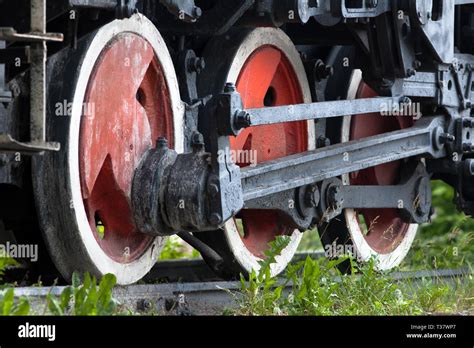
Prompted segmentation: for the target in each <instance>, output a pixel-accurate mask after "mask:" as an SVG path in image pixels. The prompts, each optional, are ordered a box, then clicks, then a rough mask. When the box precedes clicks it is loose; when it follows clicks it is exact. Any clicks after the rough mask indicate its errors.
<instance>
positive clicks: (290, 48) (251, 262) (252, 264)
mask: <svg viewBox="0 0 474 348" xmlns="http://www.w3.org/2000/svg"><path fill="white" fill-rule="evenodd" d="M264 45H270V46H274V47H276V48H278V49H279V50H280V51H281V52H284V53H285V55H286V58H287V59H288V60H289V62H290V63H291V65H292V66H293V69H294V72H295V74H296V77H297V79H298V82H299V84H300V86H301V92H302V94H303V100H304V102H305V103H310V102H311V101H312V100H311V92H310V89H309V84H308V80H307V77H306V73H305V70H304V67H303V64H302V62H301V59H300V57H299V53H298V51H297V50H296V48H295V46H294V45H293V43H292V42H291V40H290V38H289V37H288V36H287V35H286V34H285V33H284V32H283V31H281V30H280V29H275V28H258V29H255V30H252V31H251V32H249V34H248V35H247V36H246V37H245V39H244V40H243V42H242V44H241V45H240V47H239V48H238V50H237V52H236V54H235V57H234V60H233V62H232V64H231V66H230V69H229V72H228V75H227V79H226V81H227V82H232V83H235V84H236V83H237V79H238V77H239V75H240V72H241V70H242V68H243V66H244V64H245V62H246V61H247V59H248V58H249V57H250V56H251V55H252V53H253V52H255V50H257V49H258V48H259V47H262V46H264ZM315 144H316V140H315V126H314V122H312V121H308V150H313V149H314V148H315ZM224 233H225V237H226V241H227V243H228V245H229V248H230V250H231V252H232V254H233V255H234V257H235V260H236V261H237V262H238V264H239V265H240V266H241V267H242V268H243V269H244V270H246V271H247V272H250V271H251V270H258V269H260V264H259V261H262V259H261V258H259V257H257V256H255V255H254V254H252V253H251V252H250V251H249V250H248V249H247V247H246V246H245V244H244V243H243V241H242V238H241V237H240V233H239V230H238V227H237V225H236V224H235V221H234V220H233V219H231V220H229V221H227V222H226V224H225V226H224ZM302 236H303V235H302V233H301V232H300V231H298V230H295V231H294V232H293V233H292V235H291V236H290V242H289V244H288V246H287V247H286V248H285V249H283V251H282V253H281V254H280V255H279V256H277V257H276V263H274V264H272V265H271V266H270V268H271V274H272V276H275V275H277V274H279V273H281V272H282V271H283V270H284V269H285V268H286V266H287V265H288V263H289V262H290V261H291V259H292V258H293V255H294V254H295V252H296V249H297V248H298V245H299V243H300V241H301V238H302Z"/></svg>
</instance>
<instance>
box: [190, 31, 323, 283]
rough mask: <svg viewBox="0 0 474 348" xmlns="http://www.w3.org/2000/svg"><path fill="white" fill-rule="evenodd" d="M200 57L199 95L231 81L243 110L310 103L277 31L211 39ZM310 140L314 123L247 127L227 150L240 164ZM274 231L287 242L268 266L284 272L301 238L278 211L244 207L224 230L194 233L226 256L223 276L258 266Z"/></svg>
mask: <svg viewBox="0 0 474 348" xmlns="http://www.w3.org/2000/svg"><path fill="white" fill-rule="evenodd" d="M216 52H225V55H224V56H222V55H216ZM204 58H205V60H206V62H207V67H209V68H207V69H206V70H205V71H204V72H203V73H202V74H201V76H200V81H199V89H200V93H201V95H203V96H204V95H207V94H211V93H218V92H220V91H222V88H223V86H224V84H225V83H226V82H232V83H235V85H236V87H237V91H238V92H239V93H240V94H241V96H242V100H243V103H244V107H246V108H258V107H264V106H279V105H289V104H297V103H304V102H311V94H310V91H309V86H308V81H307V78H306V75H305V71H304V68H303V64H302V62H301V60H300V58H299V54H298V52H297V50H296V49H295V47H294V45H293V44H292V42H291V41H290V39H289V38H288V37H287V36H286V35H285V34H284V33H283V31H281V30H278V29H273V28H259V29H254V30H252V31H240V32H238V33H234V34H233V35H230V36H226V37H219V38H216V39H214V41H213V42H211V43H210V44H209V46H207V48H206V50H205V53H204ZM211 69H212V70H211ZM314 139H315V135H314V123H313V122H295V123H286V124H278V125H269V126H261V127H254V128H249V129H246V130H244V131H243V132H242V133H241V134H239V136H237V137H235V138H232V139H231V148H232V150H233V151H234V153H233V155H234V159H235V161H236V163H237V164H238V165H239V166H241V167H244V166H247V165H251V164H255V162H258V163H261V162H265V161H269V160H272V159H276V158H279V157H284V156H288V155H291V154H294V153H298V152H304V151H307V150H308V149H314V144H315V140H314ZM252 159H253V160H254V161H253V163H252ZM279 235H288V236H290V243H289V245H288V246H287V247H286V248H285V249H284V251H283V252H282V254H281V255H280V256H279V257H278V258H277V262H276V263H275V264H273V265H272V266H273V268H272V270H271V271H272V274H274V275H275V274H278V273H280V272H281V271H282V270H284V268H285V267H286V265H287V264H288V262H289V261H290V260H291V258H292V257H293V255H294V253H295V251H296V249H297V247H298V244H299V242H300V240H301V233H300V232H299V231H296V230H294V229H293V228H291V227H289V226H288V224H287V222H285V219H284V218H283V217H282V216H280V215H279V214H278V213H277V212H275V211H269V210H243V211H242V212H241V213H240V214H239V215H238V216H237V219H233V220H230V221H228V222H227V223H226V224H225V227H224V229H223V231H214V232H204V233H199V234H196V236H197V237H198V238H201V239H202V240H204V241H205V242H206V243H208V244H209V245H211V246H212V247H213V248H214V249H215V250H217V251H218V253H220V254H221V256H222V257H223V258H224V259H225V270H224V271H223V272H221V276H223V277H225V278H230V277H232V276H235V275H238V274H239V273H241V272H242V273H244V274H245V273H248V272H250V271H251V270H253V269H258V268H259V263H258V262H259V261H260V260H262V258H264V257H265V255H264V252H265V250H267V249H268V247H269V245H268V243H270V242H272V241H273V240H275V238H276V237H277V236H279Z"/></svg>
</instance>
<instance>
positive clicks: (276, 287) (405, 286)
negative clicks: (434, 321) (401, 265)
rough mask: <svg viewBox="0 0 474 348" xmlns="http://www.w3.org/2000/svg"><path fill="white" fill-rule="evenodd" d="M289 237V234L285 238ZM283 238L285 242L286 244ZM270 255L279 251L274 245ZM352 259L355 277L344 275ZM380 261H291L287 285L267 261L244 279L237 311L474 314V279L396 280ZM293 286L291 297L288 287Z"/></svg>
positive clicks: (328, 313) (264, 313)
mask: <svg viewBox="0 0 474 348" xmlns="http://www.w3.org/2000/svg"><path fill="white" fill-rule="evenodd" d="M282 238H283V237H282ZM282 243H283V242H282V241H279V242H278V244H279V245H281V244H282ZM268 253H269V255H274V254H278V248H272V249H271V250H270V251H269V252H268ZM346 260H348V261H350V262H351V268H352V272H353V274H352V275H342V274H341V273H340V272H339V271H338V268H337V265H338V263H340V262H343V261H346ZM375 264H376V260H375V259H372V260H370V261H369V262H367V263H365V264H364V265H357V264H356V263H355V262H354V261H352V260H350V259H345V260H343V259H341V260H338V261H329V260H326V259H317V260H313V259H311V258H309V257H308V258H307V259H306V260H304V261H301V262H299V263H297V264H294V265H290V266H289V267H288V269H287V271H286V274H285V277H284V280H283V283H279V284H278V283H277V282H276V280H275V279H273V278H271V277H270V276H269V265H268V264H264V263H262V268H261V270H260V271H259V272H258V273H255V272H253V273H252V274H251V275H250V277H249V280H248V281H244V280H243V279H242V280H241V283H242V294H243V297H242V298H241V299H240V306H239V308H238V309H237V310H234V311H226V313H227V314H234V315H426V314H440V313H444V314H473V313H474V310H473V308H474V279H473V278H472V277H471V278H469V279H467V280H464V281H454V282H453V284H451V283H450V284H447V283H443V282H442V281H440V280H431V279H424V280H423V281H421V282H417V283H411V282H410V281H401V282H397V281H394V280H393V279H392V278H391V277H390V274H389V273H383V272H378V271H376V269H375ZM287 285H289V286H290V291H289V293H288V295H286V296H284V291H283V289H284V288H285V286H287Z"/></svg>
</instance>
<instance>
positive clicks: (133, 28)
mask: <svg viewBox="0 0 474 348" xmlns="http://www.w3.org/2000/svg"><path fill="white" fill-rule="evenodd" d="M49 71H50V73H49V79H50V83H49V84H48V86H50V87H49V91H48V93H49V97H48V103H49V105H48V110H49V112H48V113H49V115H48V117H49V118H50V121H51V122H50V124H51V127H50V128H49V130H48V132H49V138H51V139H60V141H61V145H62V150H61V152H60V153H56V154H46V155H45V156H44V158H38V159H36V160H35V162H34V173H36V175H34V178H35V183H34V184H35V191H36V198H37V209H38V211H39V218H40V222H41V225H42V229H43V233H44V237H45V240H46V244H47V246H48V248H49V251H50V254H51V255H52V257H53V261H54V262H55V264H56V266H57V268H58V270H59V271H60V272H61V274H62V275H63V276H64V277H65V278H66V279H69V278H70V277H71V275H72V273H73V272H74V271H79V272H86V271H88V272H91V273H92V274H94V275H96V276H98V277H100V276H102V275H104V274H106V273H112V274H115V275H116V277H117V281H118V283H119V284H129V283H133V282H135V281H137V280H139V279H141V278H142V277H143V276H144V275H145V274H146V273H147V272H148V271H149V270H150V269H151V267H152V266H153V265H154V263H155V261H156V258H157V256H158V254H159V252H160V250H161V247H162V245H163V241H164V240H163V238H152V237H150V236H147V235H145V234H143V233H140V231H139V230H138V229H137V228H136V226H135V225H134V222H133V218H132V214H131V208H130V191H131V183H132V178H133V174H134V170H135V168H136V167H137V166H138V163H139V161H140V159H141V157H142V156H143V154H144V153H145V152H146V151H147V150H148V149H150V148H151V147H153V146H155V143H156V140H157V139H158V137H160V136H164V137H166V138H167V139H168V140H169V142H170V146H171V147H174V148H175V149H176V150H177V151H178V152H180V151H182V148H183V111H182V107H181V101H180V96H179V89H178V83H177V78H176V75H175V72H174V67H173V63H172V60H171V57H170V55H169V53H168V50H167V47H166V44H165V42H164V40H163V38H162V37H161V35H160V34H159V32H158V30H157V29H156V28H155V27H154V25H153V24H152V23H151V22H150V21H149V20H148V19H146V18H145V17H143V16H141V15H134V16H133V17H131V18H130V19H124V20H116V21H114V22H112V23H109V24H107V25H105V26H104V27H102V28H100V29H99V30H98V31H96V32H95V33H93V34H91V35H90V36H88V37H87V38H85V39H84V40H82V41H81V42H79V44H78V49H77V50H76V51H74V52H72V51H68V50H66V51H63V52H60V53H59V54H58V55H57V56H56V57H53V58H52V59H51V60H50V65H49ZM63 104H65V105H66V108H64V107H63V106H64V105H63ZM65 111H66V115H62V113H64V112H65ZM60 116H64V117H60Z"/></svg>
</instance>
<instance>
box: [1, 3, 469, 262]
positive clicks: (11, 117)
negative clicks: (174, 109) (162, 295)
mask: <svg viewBox="0 0 474 348" xmlns="http://www.w3.org/2000/svg"><path fill="white" fill-rule="evenodd" d="M51 3H52V2H49V3H48V17H46V2H45V1H44V0H32V4H33V5H34V6H32V8H31V14H32V15H31V20H30V22H31V23H27V22H25V21H24V20H23V19H22V20H19V21H18V27H16V28H15V30H14V29H13V28H2V29H1V30H0V63H2V64H1V65H0V100H1V102H2V107H1V108H0V109H1V114H2V122H1V123H0V126H1V131H0V133H1V134H0V151H1V152H5V153H7V152H10V153H11V152H13V154H10V155H8V154H3V155H1V156H2V158H1V160H2V161H1V162H0V178H1V182H2V183H13V184H15V185H21V183H22V180H21V179H19V178H18V176H17V175H15V170H12V168H13V167H18V166H19V164H17V163H15V156H16V155H17V154H18V153H22V154H23V153H24V154H41V152H43V151H57V150H59V147H58V144H56V143H53V142H49V141H54V139H45V133H44V128H45V113H46V110H45V98H46V96H45V74H46V67H45V59H46V56H47V50H46V44H45V42H46V41H61V40H62V39H63V38H62V36H61V35H60V34H51V33H47V32H46V22H47V21H48V22H49V23H50V26H51V27H53V28H56V24H55V21H57V20H58V18H60V17H61V16H64V15H65V14H67V13H68V12H69V11H70V10H75V11H84V14H87V16H89V17H94V18H96V22H97V24H96V25H97V26H100V22H101V20H103V21H105V20H107V18H110V17H112V18H113V17H116V18H121V17H127V16H130V15H131V14H133V13H134V12H135V11H140V12H142V13H144V14H145V15H146V16H147V17H149V18H150V19H152V20H154V21H155V22H156V23H157V26H158V28H159V29H160V30H161V31H162V32H163V33H164V34H165V35H168V38H169V40H170V41H173V38H176V37H178V39H177V40H176V41H177V42H178V44H177V45H176V47H174V51H173V52H172V53H173V56H174V63H175V69H176V71H177V74H178V78H179V82H180V89H181V97H182V100H183V102H184V103H185V105H186V112H185V124H186V134H185V138H186V146H187V149H186V150H187V151H186V152H187V153H186V154H180V155H177V154H175V153H173V151H172V150H169V149H168V148H167V146H166V141H165V139H162V141H161V145H160V146H159V147H158V148H157V149H155V150H151V151H150V152H149V153H148V154H147V156H148V157H147V159H146V160H144V161H143V164H142V167H141V168H140V169H139V170H138V173H139V171H141V170H145V169H147V165H148V163H149V162H150V163H151V162H152V161H156V160H158V161H162V160H166V162H167V165H168V166H170V168H172V166H176V165H180V167H179V168H180V170H185V171H188V172H186V173H184V174H183V172H180V173H179V174H180V175H179V176H178V175H172V174H170V173H173V170H170V171H168V174H166V175H165V174H164V175H162V176H157V177H155V178H154V179H153V180H157V181H158V182H155V181H153V182H146V183H144V182H139V181H136V182H135V183H134V192H133V193H134V195H136V196H137V197H140V196H141V195H142V194H143V192H144V191H147V190H149V189H150V187H154V188H156V191H155V192H152V194H153V195H154V196H156V197H157V198H156V199H157V200H160V205H161V206H166V209H165V210H167V211H168V213H166V214H163V213H162V212H161V211H159V212H158V211H152V210H151V207H146V206H145V207H144V206H143V201H142V200H140V199H137V200H136V202H134V204H135V208H136V209H135V218H136V220H137V221H138V224H139V225H140V223H144V222H145V221H146V222H150V221H153V222H154V224H153V226H152V228H151V229H150V233H151V234H154V235H170V234H175V233H178V232H180V231H187V232H199V231H211V230H216V229H218V228H219V227H220V226H222V224H223V223H225V221H227V220H228V219H230V218H232V217H234V216H235V215H236V214H237V213H238V212H239V211H240V210H241V209H249V208H254V209H255V208H258V209H272V210H279V211H281V212H283V213H284V214H285V215H286V216H287V217H288V218H289V219H290V220H291V221H292V223H293V224H294V226H295V228H299V229H301V230H306V229H308V228H311V227H312V226H314V225H315V224H317V223H319V222H320V221H328V220H330V219H332V218H334V217H336V216H338V215H339V214H340V213H341V211H342V209H345V208H373V207H384V208H396V209H400V211H401V212H403V214H402V216H403V217H404V219H405V220H406V222H412V223H422V222H426V221H428V220H429V218H430V216H431V193H430V184H429V179H430V178H441V179H443V180H445V181H447V182H448V183H450V184H451V185H452V186H454V187H455V188H456V191H457V202H458V205H459V207H460V209H462V210H463V211H465V212H466V213H468V214H472V213H473V212H474V194H473V192H471V190H470V189H469V188H468V187H467V186H468V183H470V182H472V176H473V174H474V165H473V164H474V163H473V160H472V159H471V157H472V154H473V153H474V140H473V137H471V134H474V122H473V119H472V118H471V116H472V106H473V105H472V99H473V94H474V83H473V68H474V56H473V55H471V54H467V53H462V54H461V53H457V51H460V50H461V48H463V50H462V51H463V52H470V53H474V52H473V50H472V47H471V46H469V44H467V45H466V47H462V45H461V40H460V39H459V36H460V35H461V34H462V33H460V32H461V28H459V27H456V26H455V19H456V18H457V19H460V16H461V14H460V7H461V6H466V7H469V8H468V10H470V11H471V12H470V13H474V8H471V7H470V4H472V5H474V1H466V0H456V1H455V0H447V1H442V2H441V1H435V0H416V1H405V0H399V1H389V0H385V1H384V0H379V1H367V0H365V1H353V2H351V1H344V0H340V1H272V0H263V1H252V0H242V1H232V2H227V1H222V2H220V3H218V5H216V8H214V9H213V10H211V11H201V9H200V8H199V7H198V6H196V4H195V2H194V1H161V3H162V4H157V3H155V2H153V1H132V0H128V1H126V0H120V1H117V0H87V1H86V0H69V1H62V2H60V1H58V2H55V3H54V4H51ZM38 6H39V7H38ZM160 6H161V7H160ZM164 6H165V7H164ZM0 8H1V10H2V13H9V11H12V10H11V8H12V5H11V4H6V3H0ZM165 8H166V9H167V10H168V11H166V10H165ZM288 11H293V13H295V16H293V17H291V16H290V17H291V18H290V17H288V16H286V14H288V13H289V12H288ZM400 14H401V15H400ZM471 16H472V14H471ZM176 17H177V18H179V20H177V19H176ZM311 17H314V19H315V21H314V23H313V24H312V27H313V28H317V29H318V30H320V31H321V32H324V33H328V32H329V31H331V30H332V28H336V29H337V30H334V32H332V33H331V34H330V35H327V37H326V35H323V36H325V37H324V38H319V37H318V35H316V34H315V33H311V30H310V29H308V27H309V24H308V25H307V26H306V27H300V26H299V25H300V24H303V23H306V22H308V21H309V19H310V18H311ZM79 21H80V17H79V16H78V18H77V19H75V21H74V23H75V24H74V26H73V27H71V28H69V29H68V33H67V35H66V42H65V44H67V45H74V44H75V42H77V39H78V37H79V36H81V35H82V34H83V32H87V31H90V30H93V29H94V26H93V25H92V26H91V25H90V24H89V23H88V25H86V26H84V27H82V28H80V27H79V23H78V22H79ZM470 21H472V19H470ZM236 25H238V26H242V27H247V26H263V25H274V26H281V25H287V31H288V33H289V34H290V35H291V36H292V37H293V38H294V40H295V42H296V43H300V44H302V45H306V46H308V45H316V44H320V45H326V46H329V45H330V46H335V45H345V44H348V43H350V44H352V45H354V46H355V47H356V49H357V52H358V53H359V54H360V59H358V67H359V68H360V69H361V70H362V71H363V76H364V80H365V81H366V83H368V84H369V85H370V86H371V87H372V88H373V89H374V90H375V91H377V93H378V94H379V95H381V97H379V98H371V99H359V100H352V101H345V100H341V101H323V100H322V99H321V95H320V93H318V92H320V88H322V87H321V84H324V80H325V78H327V77H328V76H329V75H330V71H329V70H328V69H327V67H326V66H325V65H324V64H323V69H321V62H320V61H317V62H314V61H313V60H311V59H308V60H307V64H306V65H307V73H308V75H309V76H310V80H312V81H311V82H312V83H313V86H314V90H313V94H314V95H313V98H314V100H315V102H314V103H311V104H301V105H293V106H282V107H271V108H263V109H249V110H245V109H244V108H243V107H242V101H241V98H240V95H239V94H238V93H237V92H236V90H235V86H232V85H231V84H229V85H227V86H226V89H225V90H224V91H223V93H222V94H220V95H211V96H200V95H198V92H197V87H196V85H197V83H196V78H197V75H198V74H199V72H200V70H201V69H203V68H204V66H205V65H204V62H203V61H202V60H200V58H199V57H197V55H196V51H195V50H194V49H193V48H191V47H189V45H186V39H187V36H193V35H200V36H201V37H206V35H207V36H209V35H214V34H223V33H225V32H226V31H228V30H230V28H231V27H233V26H236ZM471 25H472V23H471ZM341 27H343V28H344V29H343V32H344V33H351V34H352V37H351V38H350V39H347V35H344V34H341ZM471 28H472V26H471ZM28 29H31V31H30V32H29V33H27V34H18V33H19V32H25V31H28ZM25 41H26V42H27V43H28V45H27V46H22V45H21V44H19V42H25ZM5 42H9V43H15V42H16V44H14V45H12V44H10V45H7V46H6V45H5ZM173 42H174V41H173ZM196 42H199V39H196ZM56 45H61V44H56ZM455 45H456V47H457V51H456V50H455ZM197 46H199V44H197ZM52 47H53V48H52V50H51V51H50V54H54V52H56V51H57V50H58V49H59V48H60V46H52ZM18 56H21V57H24V58H25V59H27V60H29V61H28V63H29V64H27V65H26V67H22V68H20V69H12V68H11V66H12V63H14V62H13V60H14V58H18ZM5 66H7V67H8V68H10V69H11V70H10V71H9V73H8V74H6V72H5ZM27 67H29V68H30V69H29V70H30V75H29V79H30V80H29V83H28V81H25V76H24V74H23V73H24V72H25V71H26V69H27ZM6 82H9V85H8V86H6V85H4V84H5V83H6ZM28 92H29V101H30V108H31V110H30V113H29V114H30V115H31V116H30V117H29V118H28V117H26V116H25V110H21V109H19V108H18V106H17V104H18V100H20V99H21V98H24V95H25V94H27V93H28ZM414 103H420V104H421V105H422V110H423V117H421V118H420V119H419V120H418V121H417V122H416V123H415V125H414V126H413V127H411V128H408V129H403V130H400V131H396V132H392V133H389V134H383V135H378V136H374V137H371V138H367V139H363V140H358V141H352V142H348V143H343V144H336V145H330V144H328V142H327V141H325V139H318V148H317V149H316V150H314V151H309V152H305V153H301V154H296V155H292V156H289V157H285V158H281V159H278V160H274V161H271V162H266V163H262V164H259V165H257V166H255V167H246V168H242V169H241V168H239V167H237V166H236V165H235V164H234V163H233V162H232V161H231V156H230V154H229V149H230V145H229V141H230V140H229V139H230V136H234V135H237V134H238V133H239V132H240V130H241V129H243V128H247V127H254V126H258V125H263V124H273V123H280V122H292V121H301V120H314V121H315V124H316V128H317V132H318V134H323V135H324V134H325V133H326V120H327V119H328V118H334V117H344V116H346V115H348V114H366V113H374V112H381V111H383V110H384V109H385V108H386V106H387V105H396V106H397V107H398V108H399V109H400V110H402V109H403V108H409V107H410V105H412V104H414ZM203 120H207V121H206V124H209V125H210V126H209V127H208V128H207V129H203V124H204V122H203ZM21 123H23V124H25V123H27V124H29V128H30V131H29V132H27V133H28V134H25V131H24V129H23V130H22V131H19V130H18V129H19V125H20V124H21ZM203 134H204V135H203ZM323 138H324V137H323ZM19 139H21V140H19ZM319 140H322V141H319ZM222 154H224V156H222ZM222 157H223V158H224V160H220V158H222ZM454 157H456V161H453V158H454ZM170 158H171V159H172V160H170ZM421 158H423V159H424V164H423V165H420V162H419V159H421ZM401 159H411V160H412V161H413V165H411V166H410V167H409V168H410V169H409V170H408V171H407V173H405V177H404V180H403V182H402V183H401V184H400V185H397V186H373V187H367V186H344V185H342V183H341V181H340V180H339V179H337V178H338V177H339V176H341V175H343V174H347V173H351V172H354V171H358V170H362V169H365V168H369V167H374V166H377V165H380V164H383V163H388V162H392V161H395V160H401ZM183 162H185V163H193V165H189V166H188V167H186V166H183V165H182V163H183ZM22 165H23V164H22ZM136 177H139V175H138V174H137V175H136ZM196 177H201V178H203V180H201V181H198V180H193V178H196ZM186 178H187V179H186ZM186 180H187V181H186ZM196 185H205V187H204V188H201V189H189V190H183V189H182V187H188V188H193V187H195V186H196ZM194 192H203V193H204V194H202V195H200V196H195V195H194ZM362 193H363V195H362ZM361 197H363V199H362V198H361ZM180 200H184V201H186V203H187V205H186V206H187V207H188V212H187V213H185V214H183V213H182V212H179V211H174V212H173V211H172V210H173V209H177V208H173V207H177V206H178V205H179V204H177V202H178V201H180ZM290 201H291V202H294V203H295V205H294V206H292V205H288V204H287V203H288V202H290ZM401 202H402V204H401ZM190 207H192V208H190ZM189 208H190V209H189ZM188 237H189V236H188ZM202 249H203V250H204V249H205V247H203V248H202ZM209 253H211V251H209V252H208V254H209Z"/></svg>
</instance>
